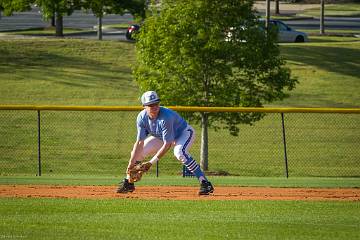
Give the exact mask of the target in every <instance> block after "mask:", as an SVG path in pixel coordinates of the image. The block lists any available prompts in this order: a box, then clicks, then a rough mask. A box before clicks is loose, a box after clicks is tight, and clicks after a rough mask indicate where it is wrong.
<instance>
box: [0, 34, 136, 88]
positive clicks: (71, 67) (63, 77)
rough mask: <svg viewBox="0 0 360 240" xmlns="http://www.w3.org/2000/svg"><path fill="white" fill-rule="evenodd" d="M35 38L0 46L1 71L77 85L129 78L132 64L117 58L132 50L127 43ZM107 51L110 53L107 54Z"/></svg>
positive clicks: (27, 77)
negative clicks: (31, 40) (32, 40)
mask: <svg viewBox="0 0 360 240" xmlns="http://www.w3.org/2000/svg"><path fill="white" fill-rule="evenodd" d="M36 41H37V43H36V45H33V43H31V42H28V41H19V42H18V44H9V45H8V46H6V47H0V71H1V72H2V73H7V74H12V73H16V75H17V76H18V77H20V78H24V79H29V80H31V79H34V78H37V79H41V80H51V81H53V82H58V83H60V84H64V85H71V86H78V87H87V86H89V84H93V83H94V82H96V81H101V82H102V83H104V82H108V81H115V82H116V81H119V80H125V81H130V77H128V76H129V75H130V74H131V69H130V64H129V63H123V61H115V59H118V57H119V56H121V55H124V54H125V57H124V58H126V54H131V50H130V48H128V49H127V48H126V46H125V48H123V47H124V46H123V45H119V46H117V43H113V44H112V45H110V44H107V43H98V42H96V43H94V42H91V41H78V42H72V41H61V40H60V41H59V42H56V41H44V42H42V41H41V40H36ZM21 44H22V45H23V46H21ZM47 44H48V45H50V46H49V47H48V46H46V45H47ZM122 44H124V43H122ZM42 45H44V46H42ZM37 46H38V47H37ZM117 47H118V49H115V51H114V48H117ZM127 51H129V53H126V52H127ZM111 52H112V53H111ZM106 54H108V56H104V55H106ZM71 80H74V81H71ZM75 80H76V81H75Z"/></svg>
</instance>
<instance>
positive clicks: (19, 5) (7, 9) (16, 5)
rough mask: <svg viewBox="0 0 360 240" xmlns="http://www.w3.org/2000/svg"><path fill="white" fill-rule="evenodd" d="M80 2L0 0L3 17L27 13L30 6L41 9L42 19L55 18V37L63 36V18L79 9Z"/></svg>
mask: <svg viewBox="0 0 360 240" xmlns="http://www.w3.org/2000/svg"><path fill="white" fill-rule="evenodd" d="M80 2H81V0H0V5H1V6H2V7H3V8H4V14H5V15H11V14H12V13H13V12H15V11H18V12H22V11H28V10H30V9H31V5H32V4H34V3H35V4H37V5H38V6H39V7H40V8H41V12H42V15H43V18H44V19H46V20H49V19H51V18H53V17H55V22H56V23H55V25H56V32H55V35H56V36H60V37H61V36H63V16H64V15H67V16H69V15H71V14H72V13H73V11H74V10H75V9H79V8H80Z"/></svg>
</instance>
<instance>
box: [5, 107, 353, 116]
mask: <svg viewBox="0 0 360 240" xmlns="http://www.w3.org/2000/svg"><path fill="white" fill-rule="evenodd" d="M168 107H169V108H171V109H173V110H176V111H180V112H264V113H357V114H359V113H360V108H270V107H269V108H268V107H264V108H260V107H185V106H168ZM142 109H143V107H142V106H66V105H0V110H36V111H40V110H49V111H140V110H142Z"/></svg>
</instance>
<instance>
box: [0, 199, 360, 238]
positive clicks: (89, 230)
mask: <svg viewBox="0 0 360 240" xmlns="http://www.w3.org/2000/svg"><path fill="white" fill-rule="evenodd" d="M0 202H1V205H0V213H1V214H0V215H1V217H0V218H1V220H2V221H1V222H0V236H1V237H2V238H5V239H6V238H16V239H17V238H21V239H64V238H66V239H184V238H185V239H326V240H328V239H349V240H350V239H358V238H359V236H360V235H359V233H360V232H359V221H360V218H359V213H360V212H359V209H360V208H359V203H358V202H296V201H283V202H277V201H227V202H223V201H147V200H101V201H98V200H77V199H4V198H3V199H0ZM44 206H46V207H44ZM19 223H21V225H19Z"/></svg>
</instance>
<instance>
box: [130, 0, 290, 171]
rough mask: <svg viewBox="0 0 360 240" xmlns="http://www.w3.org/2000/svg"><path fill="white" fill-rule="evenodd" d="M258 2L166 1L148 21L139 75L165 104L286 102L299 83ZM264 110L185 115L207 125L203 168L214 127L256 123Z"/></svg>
mask: <svg viewBox="0 0 360 240" xmlns="http://www.w3.org/2000/svg"><path fill="white" fill-rule="evenodd" d="M252 5H253V0H244V1H238V0H164V1H162V4H161V7H160V9H159V11H157V9H154V10H153V11H152V12H153V14H152V15H151V16H148V17H147V18H146V19H145V22H144V24H143V26H142V28H141V31H140V33H139V35H138V36H137V42H136V54H137V64H136V67H134V77H135V80H136V81H137V83H138V84H139V86H140V89H141V90H142V91H145V90H150V89H152V90H156V91H157V92H158V93H159V94H160V96H161V99H162V102H163V103H164V104H167V105H183V106H231V107H237V106H245V107H249V106H252V107H261V106H263V104H264V103H270V102H272V101H274V100H279V99H283V98H284V97H285V96H286V94H285V93H284V90H285V89H288V90H291V89H293V88H294V87H295V84H296V79H293V78H291V77H290V70H289V69H288V68H286V67H284V61H283V59H281V57H280V53H279V47H278V45H277V44H276V42H275V39H276V32H273V31H270V32H269V33H268V34H265V33H264V30H262V28H261V27H259V25H258V20H257V17H256V16H255V14H254V12H253V10H252ZM262 116H263V115H262V114H259V113H217V114H214V113H211V114H210V113H205V112H203V113H187V114H186V117H187V118H188V119H189V120H190V121H194V122H196V123H199V122H200V123H201V127H202V141H201V142H202V147H201V149H202V153H201V160H200V162H201V166H202V168H203V169H204V170H208V160H207V154H208V153H207V149H208V141H207V130H208V127H214V128H220V127H222V128H227V129H228V130H229V131H230V133H231V134H232V135H237V134H238V132H239V128H238V125H239V124H240V123H244V124H252V123H254V122H256V121H258V120H260V119H261V118H262Z"/></svg>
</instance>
